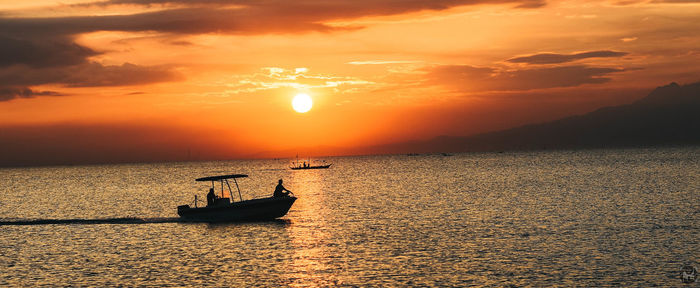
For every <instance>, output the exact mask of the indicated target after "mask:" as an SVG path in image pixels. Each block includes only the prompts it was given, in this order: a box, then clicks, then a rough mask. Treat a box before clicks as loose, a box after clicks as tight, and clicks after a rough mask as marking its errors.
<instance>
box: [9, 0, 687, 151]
mask: <svg viewBox="0 0 700 288" xmlns="http://www.w3.org/2000/svg"><path fill="white" fill-rule="evenodd" d="M699 80H700V1H688V0H675V1H661V0H656V1H633V0H630V1H623V0H620V1H538V0H526V1H507V0H501V1H479V0H472V1H461V0H450V1H443V0H433V1H428V0H424V1H423V0H372V1H364V0H339V1H320V0H297V1H289V0H262V1H255V0H231V1H226V0H203V1H187V0H107V1H90V0H87V1H86V0H82V1H73V0H62V1H49V0H45V1H44V0H37V1H16V0H12V1H9V0H0V146H1V148H2V149H3V150H4V151H5V152H3V153H5V155H3V157H5V158H8V157H10V158H12V157H14V158H12V159H14V160H12V161H14V162H13V163H20V162H22V161H25V162H26V164H37V163H44V162H46V163H53V162H56V163H58V162H61V159H64V158H65V159H69V158H70V159H78V160H80V159H82V161H88V162H89V159H103V158H100V157H105V156H104V155H106V154H109V155H112V156H111V157H112V158H110V159H124V160H134V161H138V160H143V161H150V160H154V161H155V160H163V159H173V160H187V159H229V158H248V157H256V156H255V155H263V154H260V153H263V152H269V151H278V152H273V153H267V154H264V155H274V156H279V157H290V156H294V152H291V151H299V150H302V151H303V150H304V149H303V148H313V147H321V146H322V147H335V148H333V149H336V148H337V149H336V150H333V149H331V150H324V151H335V153H337V154H343V151H344V150H343V149H344V148H347V147H363V146H369V145H378V144H386V143H393V142H401V141H408V140H424V139H430V138H433V137H437V136H441V135H451V136H466V135H473V134H476V133H481V132H488V131H494V130H498V129H504V128H510V127H514V126H517V125H522V124H526V123H535V122H543V121H549V120H554V119H558V118H561V117H564V116H568V115H573V114H580V113H586V112H589V111H592V110H595V109H597V108H600V107H604V106H610V105H620V104H626V103H630V102H632V101H634V100H636V99H639V98H641V97H643V96H645V95H646V94H648V92H649V91H650V90H651V89H653V88H654V87H657V86H661V85H666V84H668V83H670V82H678V83H681V84H683V83H691V82H696V81H699ZM299 93H305V94H308V95H309V96H310V97H311V98H312V100H313V107H312V108H311V110H310V111H308V112H306V113H298V112H295V111H294V110H293V109H292V105H291V102H292V99H293V97H294V96H295V95H297V94H299ZM126 155H128V156H126ZM311 156H314V155H311ZM120 157H121V158H120ZM108 158H109V157H108ZM108 158H104V159H108ZM42 159H43V160H46V161H43V160H42ZM42 161H43V162H42Z"/></svg>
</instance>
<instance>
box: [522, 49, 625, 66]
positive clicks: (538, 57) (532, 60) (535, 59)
mask: <svg viewBox="0 0 700 288" xmlns="http://www.w3.org/2000/svg"><path fill="white" fill-rule="evenodd" d="M627 54H628V53H626V52H617V51H608V50H602V51H589V52H581V53H575V54H555V53H540V54H535V55H530V56H523V57H516V58H511V59H508V62H511V63H527V64H559V63H567V62H573V61H576V60H581V59H586V58H602V57H622V56H625V55H627Z"/></svg>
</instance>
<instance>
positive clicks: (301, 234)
mask: <svg viewBox="0 0 700 288" xmlns="http://www.w3.org/2000/svg"><path fill="white" fill-rule="evenodd" d="M323 181H324V174H323V171H296V173H292V175H291V182H292V183H293V185H294V186H295V187H299V188H297V189H296V190H297V191H295V195H296V196H297V197H298V198H299V199H298V200H297V201H296V203H295V204H294V207H293V208H292V211H290V218H292V219H294V221H293V223H292V225H289V226H288V227H287V230H288V232H289V238H290V242H291V244H292V245H293V246H294V256H293V257H292V267H291V268H292V269H291V270H290V271H289V275H288V277H289V278H290V280H292V281H291V285H290V286H292V287H326V286H329V285H337V284H339V281H338V280H337V279H334V278H336V277H335V276H334V277H333V278H329V273H327V270H328V269H331V267H329V266H328V265H327V264H326V262H327V261H325V260H326V259H327V258H328V256H327V255H328V254H329V252H328V251H327V245H326V243H327V242H328V241H329V238H330V233H329V228H330V227H329V226H328V222H327V221H326V220H327V219H326V217H325V215H326V214H327V213H326V211H325V209H324V203H325V196H326V195H325V193H324V191H323Z"/></svg>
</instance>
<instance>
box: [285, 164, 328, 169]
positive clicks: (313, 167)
mask: <svg viewBox="0 0 700 288" xmlns="http://www.w3.org/2000/svg"><path fill="white" fill-rule="evenodd" d="M331 165H332V164H328V165H320V166H306V167H304V166H296V167H289V169H292V170H307V169H328V168H330V167H331Z"/></svg>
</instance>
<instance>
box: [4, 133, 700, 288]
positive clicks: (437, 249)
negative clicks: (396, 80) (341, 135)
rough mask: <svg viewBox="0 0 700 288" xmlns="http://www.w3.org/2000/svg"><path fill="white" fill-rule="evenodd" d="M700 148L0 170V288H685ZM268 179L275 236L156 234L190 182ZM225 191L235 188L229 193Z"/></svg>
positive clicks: (247, 186)
mask: <svg viewBox="0 0 700 288" xmlns="http://www.w3.org/2000/svg"><path fill="white" fill-rule="evenodd" d="M698 155H700V148H697V147H694V148H663V149H623V150H588V151H555V152H506V153H474V154H455V155H453V156H441V155H420V156H406V155H395V156H368V157H346V158H328V159H326V160H328V161H330V162H333V167H331V168H330V169H325V170H307V171H292V170H289V169H286V168H287V166H288V162H287V160H258V161H224V162H202V163H166V164H133V165H104V166H66V167H44V168H20V169H1V170H0V176H1V177H2V179H3V180H4V181H3V182H0V191H2V197H1V198H0V221H3V222H5V223H7V222H12V221H26V220H37V219H40V220H51V219H84V220H89V219H107V218H122V217H137V218H145V219H146V220H147V221H146V222H154V223H147V224H117V222H114V223H113V224H78V223H74V224H60V225H2V226H0V286H8V285H9V286H41V285H47V286H98V287H99V286H165V287H168V286H236V287H246V286H268V287H275V286H295V287H299V286H303V287H316V286H319V287H324V286H470V285H473V286H498V287H502V286H509V285H510V286H515V287H521V286H567V287H570V286H583V287H593V286H643V287H649V286H654V285H660V286H680V285H682V283H681V280H680V269H681V267H682V266H683V265H685V264H692V265H695V266H696V267H698V259H700V258H699V257H698V251H700V250H699V249H698V248H699V247H700V240H699V239H700V225H699V224H698V221H697V220H698V219H700V215H698V214H699V213H700V203H699V202H698V195H700V193H698V192H699V191H700V189H699V188H700V175H699V173H698V171H700V158H699V157H698ZM231 173H245V174H249V175H250V178H247V179H242V180H240V181H239V184H240V186H241V190H242V194H243V197H244V198H245V199H251V198H257V197H267V196H269V195H271V194H272V190H273V188H274V185H275V184H276V182H277V179H280V178H282V179H284V181H285V186H286V187H287V188H288V189H290V190H292V191H294V193H295V194H296V196H297V197H299V199H298V200H297V202H296V203H295V204H294V206H293V207H292V209H291V210H290V212H289V213H288V214H287V215H286V216H285V217H284V218H283V220H281V221H273V222H259V223H232V224H204V223H178V222H169V221H172V220H174V219H173V218H174V217H177V214H176V206H177V205H182V204H192V202H193V197H194V194H198V195H199V196H200V197H203V196H204V195H205V193H206V190H207V189H208V183H198V182H195V181H194V179H195V178H197V177H202V176H210V175H217V174H231ZM234 189H235V188H234Z"/></svg>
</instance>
